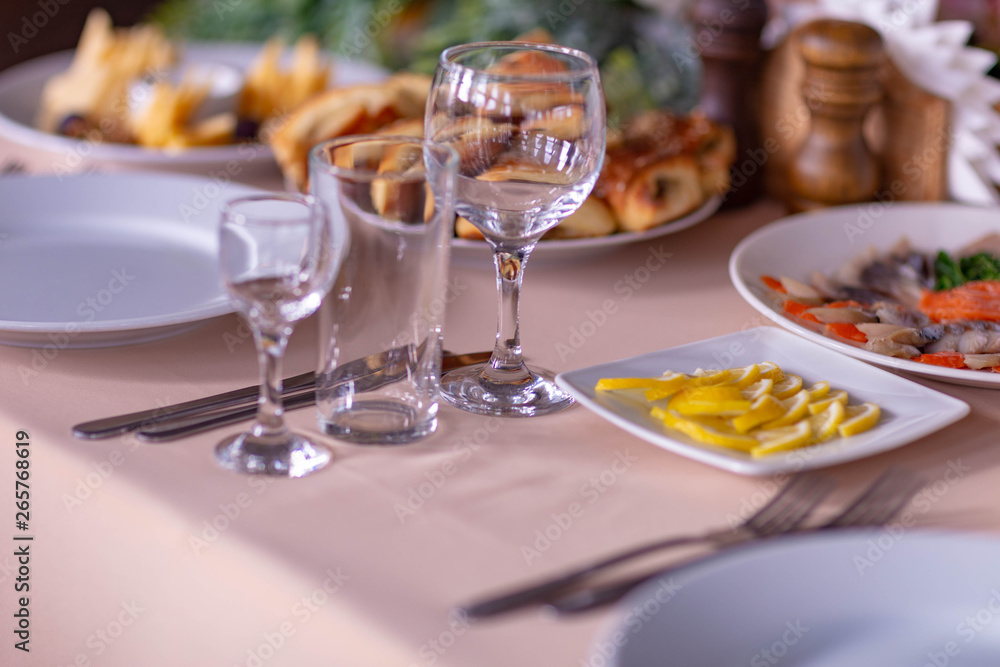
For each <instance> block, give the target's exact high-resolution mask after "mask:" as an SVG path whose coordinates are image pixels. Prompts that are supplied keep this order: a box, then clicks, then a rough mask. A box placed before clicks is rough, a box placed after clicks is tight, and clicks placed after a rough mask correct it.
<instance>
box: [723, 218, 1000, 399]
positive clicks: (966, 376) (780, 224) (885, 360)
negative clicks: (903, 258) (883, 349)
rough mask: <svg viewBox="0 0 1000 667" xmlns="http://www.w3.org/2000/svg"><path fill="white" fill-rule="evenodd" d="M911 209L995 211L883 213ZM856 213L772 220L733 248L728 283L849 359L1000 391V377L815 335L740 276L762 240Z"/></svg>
mask: <svg viewBox="0 0 1000 667" xmlns="http://www.w3.org/2000/svg"><path fill="white" fill-rule="evenodd" d="M908 208H910V209H917V208H920V209H944V210H947V211H956V212H957V211H961V212H968V211H979V212H984V211H989V210H993V209H992V207H988V206H973V205H969V204H960V203H957V202H896V203H895V204H893V207H892V208H889V209H887V210H886V211H883V213H884V214H886V215H893V214H892V211H893V210H903V211H904V212H905V209H908ZM857 209H858V207H856V206H834V207H830V208H827V209H822V210H819V211H808V212H804V213H796V214H793V215H788V216H784V217H781V218H778V219H776V220H773V221H771V222H769V223H767V224H766V225H764V226H762V227H760V228H758V229H756V230H754V231H753V232H751V233H749V234H748V235H747V236H745V237H744V238H743V239H742V240H740V242H739V243H737V244H736V247H734V248H733V251H732V253H731V254H730V256H729V267H728V270H729V280H730V282H731V283H732V284H733V287H735V288H736V291H737V292H738V293H739V295H740V296H741V297H743V299H744V300H745V301H746V302H747V303H749V304H750V305H751V306H752V307H753V308H754V309H755V310H757V312H759V313H760V314H762V315H764V316H765V317H766V318H768V319H769V320H771V321H772V322H774V323H775V324H777V325H779V326H780V327H782V328H784V329H787V330H789V331H791V332H793V333H796V334H798V335H799V336H801V337H803V338H805V339H807V340H809V341H811V342H814V343H817V344H819V345H822V346H823V347H827V348H829V349H832V350H834V351H836V352H839V353H841V354H844V355H846V356H849V357H854V358H855V359H860V360H862V361H866V362H869V363H871V364H874V365H876V366H881V367H883V368H891V369H894V370H899V371H905V372H907V373H913V374H915V375H920V376H924V377H927V378H930V379H933V380H939V381H942V382H951V383H955V384H962V385H966V386H977V387H983V388H996V389H1000V373H989V372H985V371H984V372H980V371H975V370H971V369H962V368H945V367H943V366H934V365H933V364H921V363H919V362H916V361H910V360H909V359H896V358H895V357H888V356H886V355H884V354H877V353H875V352H871V351H869V350H865V349H862V348H858V347H854V346H853V345H848V344H846V343H842V342H840V341H838V340H835V339H833V338H829V337H827V336H824V335H822V334H819V333H816V332H815V331H812V330H811V329H809V328H807V327H804V326H802V325H801V324H798V323H797V322H794V321H793V320H791V319H789V318H787V317H785V316H784V315H782V314H781V313H779V312H777V311H776V310H774V309H773V308H771V307H770V306H769V305H768V304H767V303H765V302H764V301H763V300H761V299H760V298H759V297H758V296H757V295H756V294H755V293H754V292H753V290H752V289H751V288H750V286H749V285H747V284H746V283H745V282H744V281H743V278H742V276H741V275H740V262H741V260H743V259H744V258H745V253H746V252H747V249H748V248H750V247H751V246H752V245H753V244H755V243H760V242H761V241H762V240H763V239H766V238H768V237H769V236H772V235H774V234H780V233H781V232H782V231H784V230H785V229H789V228H795V227H798V226H800V225H802V224H817V222H818V221H817V220H816V219H815V218H816V217H827V216H829V214H831V213H833V214H840V213H846V212H850V211H856V210H857ZM897 215H898V214H897ZM998 231H1000V225H998ZM859 250H860V248H859Z"/></svg>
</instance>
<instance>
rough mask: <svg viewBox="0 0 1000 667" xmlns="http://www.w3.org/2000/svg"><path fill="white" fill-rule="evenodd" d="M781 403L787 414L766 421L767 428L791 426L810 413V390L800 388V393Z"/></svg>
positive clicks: (765, 426)
mask: <svg viewBox="0 0 1000 667" xmlns="http://www.w3.org/2000/svg"><path fill="white" fill-rule="evenodd" d="M772 396H773V394H772ZM781 405H782V407H784V409H785V414H783V415H781V416H780V417H778V418H777V419H773V420H771V421H769V422H765V423H764V428H765V429H771V428H778V427H779V426H789V425H790V424H794V423H795V422H797V421H799V420H800V419H802V418H803V417H805V416H806V415H807V414H809V392H808V391H806V390H804V389H803V390H800V391H799V393H797V394H795V395H794V396H792V397H790V398H786V399H784V400H783V401H781Z"/></svg>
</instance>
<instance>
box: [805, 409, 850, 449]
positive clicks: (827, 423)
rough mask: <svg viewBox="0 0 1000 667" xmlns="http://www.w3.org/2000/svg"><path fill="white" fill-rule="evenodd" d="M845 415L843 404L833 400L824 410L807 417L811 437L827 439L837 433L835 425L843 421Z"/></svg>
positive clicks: (821, 440)
mask: <svg viewBox="0 0 1000 667" xmlns="http://www.w3.org/2000/svg"><path fill="white" fill-rule="evenodd" d="M846 417H847V412H846V411H845V409H844V404H843V403H841V402H839V401H833V402H832V403H830V404H829V405H828V406H827V407H826V409H825V410H823V411H822V412H820V413H819V414H814V415H813V416H812V417H810V418H809V423H810V424H811V425H812V432H813V437H815V438H816V440H817V442H823V441H824V440H829V439H830V438H832V437H833V436H834V435H836V434H837V427H838V426H840V425H841V424H842V423H843V422H844V419H845V418H846Z"/></svg>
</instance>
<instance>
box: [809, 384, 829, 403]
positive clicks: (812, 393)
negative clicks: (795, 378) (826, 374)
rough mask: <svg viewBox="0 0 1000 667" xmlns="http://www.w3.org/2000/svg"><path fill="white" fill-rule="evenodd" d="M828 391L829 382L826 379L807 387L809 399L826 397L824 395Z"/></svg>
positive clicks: (814, 400) (816, 399) (815, 399)
mask: <svg viewBox="0 0 1000 667" xmlns="http://www.w3.org/2000/svg"><path fill="white" fill-rule="evenodd" d="M829 393H830V383H829V382H827V381H826V380H820V381H819V382H817V383H815V384H814V385H813V386H811V387H809V400H810V401H813V402H816V401H818V400H819V399H821V398H826V395H827V394H829Z"/></svg>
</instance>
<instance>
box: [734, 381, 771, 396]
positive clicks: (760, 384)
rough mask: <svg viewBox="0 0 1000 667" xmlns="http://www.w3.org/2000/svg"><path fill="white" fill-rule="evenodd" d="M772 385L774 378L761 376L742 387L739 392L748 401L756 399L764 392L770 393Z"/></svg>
mask: <svg viewBox="0 0 1000 667" xmlns="http://www.w3.org/2000/svg"><path fill="white" fill-rule="evenodd" d="M772 387H774V380H772V379H771V378H761V379H760V380H757V381H756V382H754V383H753V384H752V385H750V386H749V387H743V388H742V389H741V390H740V393H741V394H743V398H745V399H747V400H748V401H756V400H757V399H758V398H760V397H761V396H763V395H764V394H770V393H771V388H772Z"/></svg>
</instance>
